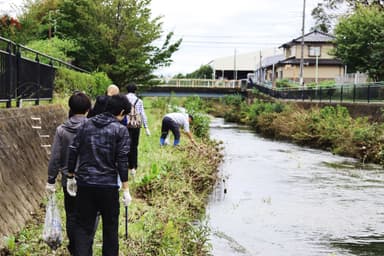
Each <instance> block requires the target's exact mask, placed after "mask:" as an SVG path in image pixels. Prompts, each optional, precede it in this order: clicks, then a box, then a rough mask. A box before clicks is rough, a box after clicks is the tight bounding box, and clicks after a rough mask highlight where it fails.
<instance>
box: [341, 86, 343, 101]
mask: <svg viewBox="0 0 384 256" xmlns="http://www.w3.org/2000/svg"><path fill="white" fill-rule="evenodd" d="M342 102H343V85H342V86H341V88H340V103H342Z"/></svg>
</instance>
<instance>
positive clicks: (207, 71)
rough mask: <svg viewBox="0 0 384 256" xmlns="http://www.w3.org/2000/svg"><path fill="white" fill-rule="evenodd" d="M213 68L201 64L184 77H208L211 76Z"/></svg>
mask: <svg viewBox="0 0 384 256" xmlns="http://www.w3.org/2000/svg"><path fill="white" fill-rule="evenodd" d="M212 73H213V69H212V67H211V66H210V65H202V66H200V68H199V69H197V70H195V71H193V72H192V73H190V74H187V75H186V78H197V79H210V78H212Z"/></svg>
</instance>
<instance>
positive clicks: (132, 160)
mask: <svg viewBox="0 0 384 256" xmlns="http://www.w3.org/2000/svg"><path fill="white" fill-rule="evenodd" d="M136 90H137V86H136V84H133V83H131V84H128V86H127V91H128V94H127V98H128V100H129V102H130V103H131V104H132V106H134V108H135V110H136V112H137V113H138V114H139V115H140V117H141V122H142V125H143V126H144V129H145V133H146V134H147V135H148V136H149V135H151V132H150V130H149V127H148V119H147V116H146V114H145V110H144V104H143V101H142V100H141V99H140V98H138V97H137V95H136ZM128 122H129V115H127V123H128ZM128 132H129V136H130V138H131V145H130V146H131V147H130V151H129V153H128V169H129V171H130V173H131V174H132V175H135V174H136V169H137V158H138V146H139V137H140V127H138V128H132V127H128Z"/></svg>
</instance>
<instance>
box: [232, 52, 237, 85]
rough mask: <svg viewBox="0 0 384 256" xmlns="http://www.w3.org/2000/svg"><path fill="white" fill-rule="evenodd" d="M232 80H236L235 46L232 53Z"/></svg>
mask: <svg viewBox="0 0 384 256" xmlns="http://www.w3.org/2000/svg"><path fill="white" fill-rule="evenodd" d="M233 80H237V70H236V48H235V52H234V55H233Z"/></svg>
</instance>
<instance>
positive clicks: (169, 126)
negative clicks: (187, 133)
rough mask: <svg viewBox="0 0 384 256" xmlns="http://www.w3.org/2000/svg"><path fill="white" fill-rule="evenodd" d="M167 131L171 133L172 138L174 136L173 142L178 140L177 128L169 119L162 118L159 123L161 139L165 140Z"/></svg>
mask: <svg viewBox="0 0 384 256" xmlns="http://www.w3.org/2000/svg"><path fill="white" fill-rule="evenodd" d="M169 130H171V131H172V133H173V136H175V141H179V140H180V130H179V126H178V125H177V124H176V123H175V122H174V121H173V120H172V119H171V118H169V117H164V118H163V121H162V123H161V137H160V138H161V139H164V140H165V138H167V135H168V132H169Z"/></svg>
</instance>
